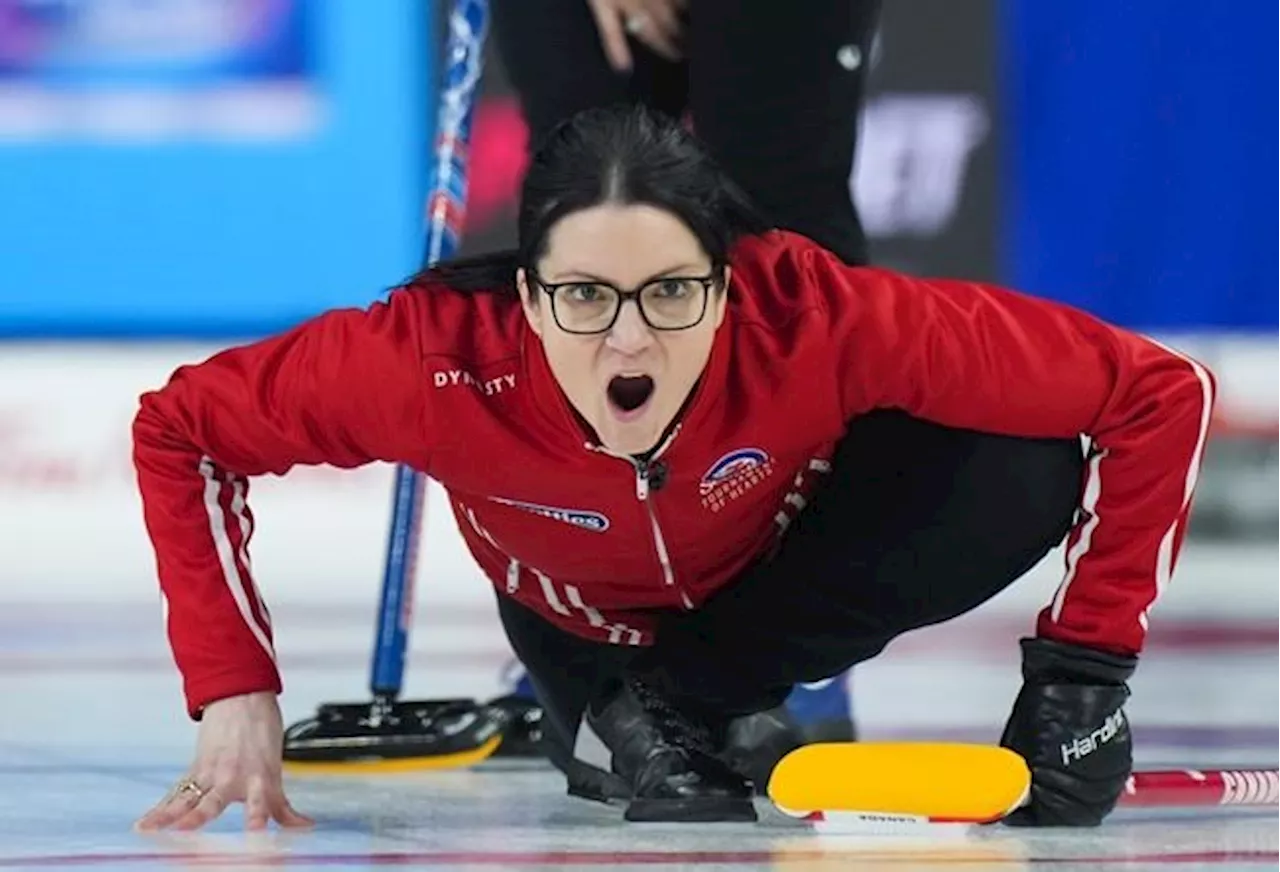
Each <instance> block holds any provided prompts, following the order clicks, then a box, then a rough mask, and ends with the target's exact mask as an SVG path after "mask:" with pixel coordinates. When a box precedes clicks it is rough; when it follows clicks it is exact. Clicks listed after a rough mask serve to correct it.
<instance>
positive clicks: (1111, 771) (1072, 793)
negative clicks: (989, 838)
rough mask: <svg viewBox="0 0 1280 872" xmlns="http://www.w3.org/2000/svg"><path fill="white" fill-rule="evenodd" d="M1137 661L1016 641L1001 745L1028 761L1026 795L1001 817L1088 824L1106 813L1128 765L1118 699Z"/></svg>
mask: <svg viewBox="0 0 1280 872" xmlns="http://www.w3.org/2000/svg"><path fill="white" fill-rule="evenodd" d="M1137 665H1138V661H1137V658H1136V657H1124V656H1121V655H1117V654H1109V653H1106V652H1104V651H1096V650H1093V649H1090V648H1082V647H1080V646H1078V645H1069V644H1066V643H1063V642H1053V641H1050V640H1048V639H1023V640H1022V681H1023V684H1022V691H1021V692H1020V693H1019V694H1018V698H1017V700H1015V701H1014V704H1013V713H1012V714H1011V715H1010V716H1009V722H1008V724H1006V725H1005V728H1004V735H1003V736H1002V737H1001V738H1000V744H1001V745H1003V746H1005V747H1006V748H1011V749H1013V750H1014V751H1017V752H1018V753H1019V754H1021V755H1022V756H1023V758H1024V759H1025V760H1026V761H1027V765H1028V766H1029V767H1030V768H1031V797H1030V802H1029V804H1028V805H1027V806H1025V807H1024V808H1022V809H1019V810H1018V811H1015V812H1014V813H1013V814H1011V815H1010V816H1009V817H1007V818H1006V819H1005V823H1008V824H1010V825H1012V826H1070V827H1091V826H1097V825H1098V824H1100V823H1101V822H1102V819H1103V818H1104V817H1106V816H1107V815H1108V814H1110V812H1111V810H1112V809H1113V808H1115V806H1116V802H1117V801H1118V800H1119V799H1120V793H1121V791H1123V790H1124V783H1125V780H1126V779H1127V778H1128V777H1129V774H1130V772H1131V771H1132V769H1133V737H1132V736H1131V735H1130V733H1129V719H1128V717H1126V715H1125V713H1124V710H1123V709H1122V706H1123V705H1124V703H1125V700H1127V699H1128V698H1129V686H1128V685H1127V684H1125V682H1126V681H1127V680H1128V679H1129V677H1130V676H1131V675H1133V670H1134V668H1135V667H1136V666H1137Z"/></svg>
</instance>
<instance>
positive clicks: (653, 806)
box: [623, 797, 758, 824]
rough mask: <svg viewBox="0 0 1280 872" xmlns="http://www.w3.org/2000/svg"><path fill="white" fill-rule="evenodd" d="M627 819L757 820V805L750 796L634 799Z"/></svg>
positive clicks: (681, 821) (649, 821) (683, 821)
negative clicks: (753, 803)
mask: <svg viewBox="0 0 1280 872" xmlns="http://www.w3.org/2000/svg"><path fill="white" fill-rule="evenodd" d="M623 818H624V819H626V820H628V821H631V822H632V823H659V822H666V823H691V824H709V823H721V822H729V821H734V822H744V823H755V822H756V821H757V820H758V818H757V816H756V808H755V806H754V805H752V803H751V800H750V799H749V798H745V797H744V798H732V799H731V798H727V797H726V798H718V799H709V798H706V797H700V798H697V799H633V800H631V803H630V804H629V805H628V806H627V810H626V812H625V813H624V814H623Z"/></svg>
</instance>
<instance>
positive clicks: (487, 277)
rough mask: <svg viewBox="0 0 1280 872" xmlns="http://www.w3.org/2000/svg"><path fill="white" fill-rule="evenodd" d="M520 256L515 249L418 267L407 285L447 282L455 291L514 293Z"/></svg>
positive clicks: (512, 294) (445, 283)
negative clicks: (422, 267)
mask: <svg viewBox="0 0 1280 872" xmlns="http://www.w3.org/2000/svg"><path fill="white" fill-rule="evenodd" d="M519 265H520V255H519V252H517V251H516V250H515V249H514V248H512V249H507V250H505V251H494V252H490V253H488V254H478V255H473V256H471V257H460V258H454V259H452V260H446V261H443V262H441V263H438V264H436V265H434V266H430V267H426V268H424V269H421V270H419V271H418V272H417V273H415V274H414V276H413V277H412V278H411V279H409V281H408V282H406V284H408V285H433V284H435V285H446V286H448V287H450V288H452V289H453V290H456V291H472V292H475V291H490V292H492V293H497V294H507V295H510V296H515V295H516V268H517V267H518V266H519Z"/></svg>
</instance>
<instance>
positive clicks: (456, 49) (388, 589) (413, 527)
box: [284, 0, 508, 774]
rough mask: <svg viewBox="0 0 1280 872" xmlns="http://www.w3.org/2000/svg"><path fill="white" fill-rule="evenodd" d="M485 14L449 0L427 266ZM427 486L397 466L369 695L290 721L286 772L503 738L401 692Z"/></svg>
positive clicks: (397, 765) (438, 256)
mask: <svg viewBox="0 0 1280 872" xmlns="http://www.w3.org/2000/svg"><path fill="white" fill-rule="evenodd" d="M488 22H489V8H488V2H487V0H454V3H453V6H452V8H451V9H450V13H449V22H448V37H447V39H446V41H445V47H444V56H445V58H446V67H445V71H444V80H443V83H442V87H441V89H440V100H439V104H438V109H437V119H436V128H435V148H434V150H433V156H434V162H433V166H432V173H431V183H430V185H429V186H428V197H427V209H426V212H427V227H426V238H425V246H424V247H425V251H424V256H423V262H424V264H425V265H427V266H430V265H432V264H435V263H438V262H439V261H441V260H445V259H447V258H449V257H452V256H453V254H454V252H455V251H456V249H457V247H458V242H459V239H460V235H461V226H462V220H463V216H464V213H465V206H466V199H467V164H468V153H467V152H468V147H469V145H470V139H471V121H472V116H473V115H474V111H475V103H476V92H477V89H478V87H479V83H480V74H481V67H482V52H483V50H484V41H485V35H486V31H487V29H488ZM425 490H426V477H425V476H423V475H422V474H421V473H419V472H417V471H416V470H413V469H410V468H408V467H405V466H398V467H397V468H396V473H395V486H394V492H393V501H392V512H391V533H390V537H389V541H388V544H387V554H386V564H385V570H384V574H383V581H382V592H381V598H380V602H379V605H378V625H377V635H376V639H375V642H374V652H373V665H372V670H371V672H372V674H371V676H370V689H371V691H372V694H373V700H372V701H371V702H364V703H329V704H325V705H322V706H320V708H319V709H318V710H317V712H316V714H315V715H314V716H313V717H311V718H307V719H306V720H303V721H300V722H298V723H296V724H293V725H291V726H290V727H289V729H288V730H286V732H285V737H284V763H285V768H286V769H287V770H288V771H290V772H311V773H320V774H326V773H339V774H364V773H370V772H383V773H385V772H402V771H410V770H415V771H416V770H420V769H438V768H456V767H461V766H471V765H474V764H476V763H480V762H482V761H483V760H485V759H486V758H488V757H489V756H490V755H491V754H493V752H494V751H495V750H497V747H498V745H499V744H500V743H501V741H502V733H503V730H504V729H505V727H506V725H507V721H508V715H507V714H506V713H505V712H503V711H502V710H500V709H497V708H493V707H490V706H485V705H482V704H480V703H478V702H476V701H475V700H471V699H440V700H420V701H400V700H399V696H400V691H401V688H402V687H403V684H404V665H405V652H406V650H407V648H408V643H409V623H410V621H411V618H412V612H413V590H414V584H413V582H414V569H415V564H416V559H417V551H418V541H419V538H420V536H421V526H422V514H423V504H424V502H423V498H424V495H425Z"/></svg>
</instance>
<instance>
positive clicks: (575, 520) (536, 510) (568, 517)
mask: <svg viewBox="0 0 1280 872" xmlns="http://www.w3.org/2000/svg"><path fill="white" fill-rule="evenodd" d="M489 499H491V500H492V501H493V502H495V503H500V504H501V505H504V506H511V508H513V509H520V510H521V511H524V512H529V513H530V514H534V515H537V516H538V517H540V518H550V519H551V520H553V521H560V522H562V523H565V524H570V525H572V526H574V527H581V528H582V529H584V530H590V531H591V532H592V533H603V532H604V531H605V530H608V529H609V519H608V518H606V517H605V516H604V515H602V514H600V513H599V512H589V511H586V510H585V509H562V508H558V507H557V506H543V505H539V504H538V503H526V502H523V501H521V500H508V499H505V498H503V497H489Z"/></svg>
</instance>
